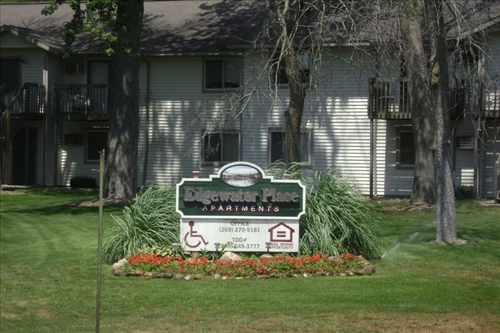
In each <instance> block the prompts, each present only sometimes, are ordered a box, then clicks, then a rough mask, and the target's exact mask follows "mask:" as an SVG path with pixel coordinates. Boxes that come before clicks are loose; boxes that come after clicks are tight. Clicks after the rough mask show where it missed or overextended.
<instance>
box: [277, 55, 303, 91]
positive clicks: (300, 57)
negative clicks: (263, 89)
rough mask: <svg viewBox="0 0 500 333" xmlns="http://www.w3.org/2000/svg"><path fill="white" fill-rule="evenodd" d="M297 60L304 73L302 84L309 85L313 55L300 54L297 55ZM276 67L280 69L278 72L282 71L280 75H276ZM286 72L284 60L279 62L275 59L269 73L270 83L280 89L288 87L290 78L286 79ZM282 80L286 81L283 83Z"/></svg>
mask: <svg viewBox="0 0 500 333" xmlns="http://www.w3.org/2000/svg"><path fill="white" fill-rule="evenodd" d="M297 60H298V61H299V63H300V68H301V70H302V71H303V72H304V81H303V82H302V83H303V84H309V80H310V73H311V55H310V54H309V53H308V52H300V53H298V54H297ZM276 67H278V70H279V71H280V73H279V74H278V75H277V74H276V69H277V68H276ZM285 70H286V69H285V64H284V60H283V59H281V60H280V61H279V62H278V59H275V60H274V61H273V64H272V65H271V70H270V72H269V75H270V82H271V83H272V84H275V85H277V86H278V87H288V78H287V77H286V74H285ZM281 78H284V81H281V80H280V79H281Z"/></svg>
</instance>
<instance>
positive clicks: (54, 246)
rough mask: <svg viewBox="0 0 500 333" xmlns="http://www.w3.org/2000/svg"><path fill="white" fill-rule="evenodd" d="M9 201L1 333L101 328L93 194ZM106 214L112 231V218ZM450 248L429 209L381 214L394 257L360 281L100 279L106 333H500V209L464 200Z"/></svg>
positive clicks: (34, 195) (4, 212)
mask: <svg viewBox="0 0 500 333" xmlns="http://www.w3.org/2000/svg"><path fill="white" fill-rule="evenodd" d="M16 192H25V193H28V195H10V194H8V195H7V194H4V195H1V197H0V200H1V225H0V235H1V238H0V246H1V253H0V262H1V271H0V274H1V275H0V277H1V290H0V291H1V296H0V301H1V309H0V310H1V311H0V313H1V317H0V318H1V322H0V332H9V333H15V332H23V333H25V332H37V333H43V332H50V333H53V332H72V333H73V332H93V331H94V330H95V323H96V319H95V315H96V310H95V308H96V296H95V295H96V285H97V282H96V280H97V267H96V255H97V225H98V208H89V207H78V206H72V205H71V203H73V202H76V201H80V200H90V199H96V198H97V194H96V193H95V192H86V191H71V190H43V189H30V190H19V189H18V190H16ZM120 211H121V209H120V208H118V207H111V208H110V207H105V209H104V212H105V217H104V224H105V234H106V229H107V228H109V226H111V223H112V219H111V217H110V216H109V214H111V213H112V214H119V213H120ZM457 216H458V230H459V237H460V238H463V239H467V240H469V241H470V242H471V243H470V244H468V245H461V246H442V245H435V244H431V243H429V242H430V241H432V240H433V239H434V233H435V231H434V229H433V225H432V221H433V220H434V218H435V213H434V212H431V211H421V212H399V211H380V212H379V218H380V220H381V222H382V224H381V228H382V233H383V237H384V239H385V241H386V243H387V246H386V248H387V252H386V254H385V255H384V257H383V259H382V260H380V261H377V262H375V264H376V266H377V273H376V274H375V275H372V276H363V277H313V278H286V279H268V280H203V281H177V280H164V279H156V280H148V279H142V278H118V277H114V276H112V274H111V269H110V266H108V265H105V266H104V268H103V273H102V299H101V325H100V328H101V329H100V331H101V332H500V268H499V267H500V207H485V206H483V205H481V204H480V202H478V201H463V202H458V207H457Z"/></svg>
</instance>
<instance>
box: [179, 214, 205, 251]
mask: <svg viewBox="0 0 500 333" xmlns="http://www.w3.org/2000/svg"><path fill="white" fill-rule="evenodd" d="M188 224H189V231H188V232H186V235H185V236H184V243H185V244H186V246H187V247H191V248H195V247H198V246H200V245H201V243H202V242H203V244H204V245H207V244H208V242H205V239H204V238H203V236H202V235H199V234H198V232H197V231H196V230H194V228H193V227H194V221H189V223H188ZM195 238H196V239H195Z"/></svg>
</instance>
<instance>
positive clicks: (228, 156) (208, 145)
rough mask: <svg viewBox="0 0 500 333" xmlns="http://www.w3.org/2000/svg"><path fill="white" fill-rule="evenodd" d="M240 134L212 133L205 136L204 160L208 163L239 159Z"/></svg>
mask: <svg viewBox="0 0 500 333" xmlns="http://www.w3.org/2000/svg"><path fill="white" fill-rule="evenodd" d="M239 155H240V135H239V134H238V133H228V132H224V133H212V134H206V135H205V136H204V137H203V161H204V162H208V163H216V162H234V161H238V160H239V157H240V156H239Z"/></svg>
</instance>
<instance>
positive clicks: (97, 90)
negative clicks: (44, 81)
mask: <svg viewBox="0 0 500 333" xmlns="http://www.w3.org/2000/svg"><path fill="white" fill-rule="evenodd" d="M52 110H53V113H54V118H56V119H65V120H108V119H109V114H108V85H106V84H93V85H87V84H80V85H79V84H69V85H62V84H55V85H54V86H53V88H52Z"/></svg>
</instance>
